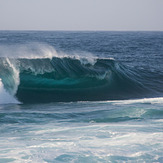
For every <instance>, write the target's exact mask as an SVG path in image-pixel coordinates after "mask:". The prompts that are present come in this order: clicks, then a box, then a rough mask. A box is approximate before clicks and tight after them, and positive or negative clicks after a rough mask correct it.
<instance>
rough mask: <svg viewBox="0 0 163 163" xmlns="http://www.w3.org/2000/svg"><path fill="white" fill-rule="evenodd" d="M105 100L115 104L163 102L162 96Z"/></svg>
mask: <svg viewBox="0 0 163 163" xmlns="http://www.w3.org/2000/svg"><path fill="white" fill-rule="evenodd" d="M107 102H111V103H113V104H115V105H122V104H134V103H144V104H145V103H148V104H163V97H157V98H143V99H133V100H115V101H107Z"/></svg>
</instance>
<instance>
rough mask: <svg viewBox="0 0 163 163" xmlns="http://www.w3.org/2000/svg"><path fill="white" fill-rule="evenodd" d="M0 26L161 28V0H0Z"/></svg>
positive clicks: (103, 28)
mask: <svg viewBox="0 0 163 163" xmlns="http://www.w3.org/2000/svg"><path fill="white" fill-rule="evenodd" d="M0 30H161V31H163V0H0Z"/></svg>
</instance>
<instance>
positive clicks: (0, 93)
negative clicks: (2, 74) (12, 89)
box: [0, 79, 19, 104]
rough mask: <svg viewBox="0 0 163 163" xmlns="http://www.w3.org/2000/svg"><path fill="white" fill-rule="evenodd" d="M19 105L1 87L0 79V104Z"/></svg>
mask: <svg viewBox="0 0 163 163" xmlns="http://www.w3.org/2000/svg"><path fill="white" fill-rule="evenodd" d="M9 103H19V102H18V101H17V100H16V99H15V98H14V97H13V96H12V95H10V94H9V93H8V92H7V91H6V90H5V89H4V87H3V84H2V81H1V79H0V104H9Z"/></svg>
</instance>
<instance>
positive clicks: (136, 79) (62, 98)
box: [0, 57, 158, 103]
mask: <svg viewBox="0 0 163 163" xmlns="http://www.w3.org/2000/svg"><path fill="white" fill-rule="evenodd" d="M2 60H3V61H2ZM1 63H3V64H1V67H2V69H1V72H0V78H1V79H2V82H3V85H4V88H5V89H6V90H8V91H9V92H12V90H13V89H15V90H17V91H16V93H15V95H16V97H17V98H18V100H19V101H21V102H23V103H38V102H66V101H100V100H113V99H130V98H142V97H146V94H148V95H150V94H149V92H151V94H153V93H155V94H157V93H158V91H157V90H156V89H153V88H152V87H150V85H151V83H152V82H153V81H152V78H151V83H149V80H148V79H149V77H150V76H149V75H152V74H151V73H144V72H143V73H142V72H140V71H138V70H136V69H134V70H133V69H131V68H129V67H126V66H124V65H122V64H120V63H118V62H116V61H115V60H113V59H96V60H95V61H94V63H90V62H88V61H87V60H86V59H76V58H68V57H67V58H66V57H64V58H57V57H53V58H52V59H49V58H40V59H17V60H15V59H14V60H7V61H6V60H5V59H4V58H3V59H2V58H1ZM13 65H14V66H15V67H14V66H13ZM6 72H8V73H6ZM17 78H18V79H17ZM16 81H17V82H16Z"/></svg>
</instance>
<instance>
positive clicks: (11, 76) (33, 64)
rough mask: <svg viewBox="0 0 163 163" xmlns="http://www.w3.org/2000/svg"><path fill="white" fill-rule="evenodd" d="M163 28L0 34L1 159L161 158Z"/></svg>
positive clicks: (85, 159) (88, 159)
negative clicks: (155, 30) (160, 30)
mask: <svg viewBox="0 0 163 163" xmlns="http://www.w3.org/2000/svg"><path fill="white" fill-rule="evenodd" d="M162 126H163V32H66V31H65V32H61V31H60V32H59V31H0V138H1V139H0V162H39V163H40V162H77V163H78V162H163V157H162V153H163V143H162V142H163V127H162Z"/></svg>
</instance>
